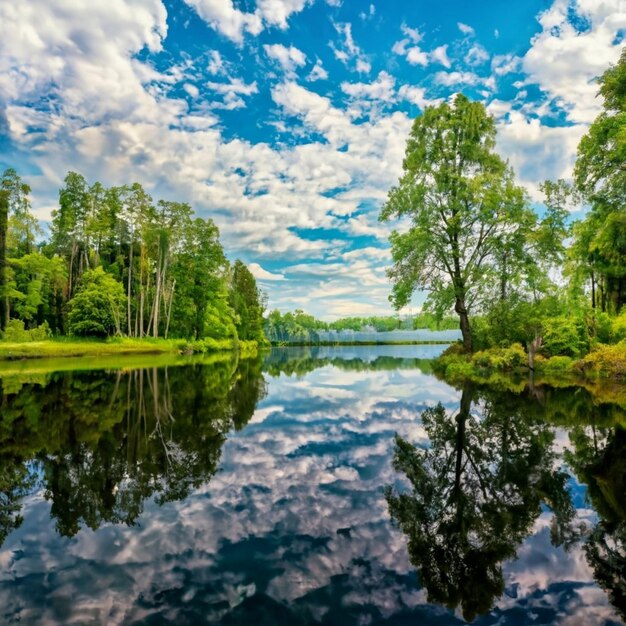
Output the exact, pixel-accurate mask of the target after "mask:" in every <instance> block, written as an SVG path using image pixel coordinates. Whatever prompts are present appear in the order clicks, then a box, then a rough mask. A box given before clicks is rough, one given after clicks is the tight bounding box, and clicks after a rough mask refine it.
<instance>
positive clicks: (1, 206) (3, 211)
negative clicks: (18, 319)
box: [0, 189, 9, 331]
mask: <svg viewBox="0 0 626 626" xmlns="http://www.w3.org/2000/svg"><path fill="white" fill-rule="evenodd" d="M8 225H9V192H8V191H6V190H4V189H0V331H4V329H5V328H6V325H7V317H8V299H7V295H6V293H5V292H6V285H7V228H8Z"/></svg>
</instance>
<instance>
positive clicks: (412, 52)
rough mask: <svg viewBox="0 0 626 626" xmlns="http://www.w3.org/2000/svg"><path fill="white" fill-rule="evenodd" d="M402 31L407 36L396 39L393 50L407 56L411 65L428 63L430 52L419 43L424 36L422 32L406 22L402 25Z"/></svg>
mask: <svg viewBox="0 0 626 626" xmlns="http://www.w3.org/2000/svg"><path fill="white" fill-rule="evenodd" d="M402 32H403V33H404V35H405V38H404V39H401V40H400V41H396V43H395V44H393V47H392V48H391V51H392V52H393V53H394V54H397V55H399V56H403V57H405V58H406V60H407V61H408V62H409V63H410V64H411V65H422V66H426V65H428V53H427V52H424V51H423V50H422V49H421V48H420V46H419V45H418V44H419V42H420V41H421V40H422V38H423V35H422V33H420V32H419V30H418V29H416V28H409V27H408V26H407V25H406V24H403V25H402Z"/></svg>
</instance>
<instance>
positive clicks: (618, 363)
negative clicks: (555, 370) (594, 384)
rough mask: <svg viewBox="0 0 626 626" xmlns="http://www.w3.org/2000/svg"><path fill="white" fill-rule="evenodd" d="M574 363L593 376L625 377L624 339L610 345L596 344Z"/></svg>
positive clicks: (625, 349)
mask: <svg viewBox="0 0 626 626" xmlns="http://www.w3.org/2000/svg"><path fill="white" fill-rule="evenodd" d="M576 365H577V367H578V368H579V369H580V370H582V372H583V373H584V374H586V375H590V376H593V377H612V378H626V339H624V340H622V341H620V342H619V343H617V344H614V345H610V346H607V345H605V344H598V345H597V346H595V347H594V348H593V350H592V351H591V352H590V353H589V354H588V355H587V356H585V358H584V359H582V360H580V361H578V363H577V364H576Z"/></svg>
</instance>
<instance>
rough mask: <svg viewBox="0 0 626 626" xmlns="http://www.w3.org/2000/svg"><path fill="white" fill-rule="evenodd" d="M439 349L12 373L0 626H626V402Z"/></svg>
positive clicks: (2, 404)
mask: <svg viewBox="0 0 626 626" xmlns="http://www.w3.org/2000/svg"><path fill="white" fill-rule="evenodd" d="M443 348H444V346H357V347H348V346H346V347H317V348H280V349H274V350H272V352H271V353H269V354H268V355H267V356H265V357H264V358H263V359H252V360H241V361H239V362H238V361H237V360H236V359H235V358H233V357H232V356H228V355H217V356H213V357H204V358H192V357H187V358H172V357H141V358H124V359H120V358H118V359H112V360H106V359H99V360H98V361H95V362H87V363H86V362H84V361H80V360H78V361H76V360H70V359H63V360H59V361H56V362H52V363H46V362H41V361H24V362H19V363H9V364H6V363H5V364H2V366H1V367H0V412H1V415H2V419H1V420H0V622H2V623H8V624H12V623H20V624H38V625H39V624H64V625H66V624H129V625H130V624H150V625H152V624H204V623H221V624H242V625H243V624H246V625H247V624H257V625H259V626H261V625H265V624H288V625H292V624H293V625H300V624H301V625H304V624H329V625H330V624H336V625H341V626H350V625H355V626H356V625H359V626H361V625H369V624H389V625H391V624H399V625H400V624H401V625H408V624H431V625H439V624H462V623H465V621H472V620H473V621H474V623H476V624H564V625H576V624H592V625H593V624H621V623H623V619H624V617H625V616H626V578H625V574H624V572H625V571H626V550H625V545H626V522H625V520H626V497H625V496H626V489H625V487H626V430H624V429H623V427H624V426H626V416H625V413H624V407H625V406H626V389H624V387H619V386H608V385H605V386H593V387H590V386H587V387H582V386H575V385H571V384H562V385H557V386H550V385H547V384H542V383H541V382H540V381H537V382H529V381H525V380H523V381H511V382H510V384H504V383H502V381H500V383H499V385H498V388H493V387H491V388H490V387H485V386H479V385H475V384H474V385H471V384H467V383H465V384H457V385H456V386H453V385H451V384H447V383H446V382H443V381H441V380H439V379H438V378H437V377H436V376H435V375H434V374H433V372H432V368H431V359H432V358H433V357H435V356H437V355H438V354H439V353H440V351H441V350H442V349H443Z"/></svg>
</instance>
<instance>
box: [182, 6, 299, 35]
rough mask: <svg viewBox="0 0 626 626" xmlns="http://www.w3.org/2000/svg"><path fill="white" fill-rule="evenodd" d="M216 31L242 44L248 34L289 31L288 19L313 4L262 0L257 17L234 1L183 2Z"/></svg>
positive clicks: (257, 9) (255, 13) (256, 12)
mask: <svg viewBox="0 0 626 626" xmlns="http://www.w3.org/2000/svg"><path fill="white" fill-rule="evenodd" d="M183 1H184V2H185V3H186V4H188V5H189V6H191V7H193V8H194V9H195V11H196V12H197V14H198V15H199V16H200V17H201V18H202V19H203V20H204V21H205V22H207V23H208V24H209V25H210V26H211V27H212V28H214V29H215V30H217V31H219V32H220V33H221V34H222V35H224V36H225V37H227V38H228V39H231V40H232V41H234V42H236V43H239V44H241V43H242V42H243V39H244V36H245V35H246V34H250V35H258V34H259V33H261V32H262V31H263V29H264V28H265V26H276V27H278V28H280V29H283V30H284V29H286V28H287V26H288V19H289V17H290V15H292V14H293V13H299V12H300V11H302V9H303V8H304V7H305V6H306V5H307V4H309V3H310V2H309V0H259V1H258V3H257V8H256V10H255V11H254V13H247V12H245V11H241V10H240V9H238V8H236V6H235V4H234V3H233V1H232V0H183Z"/></svg>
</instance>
